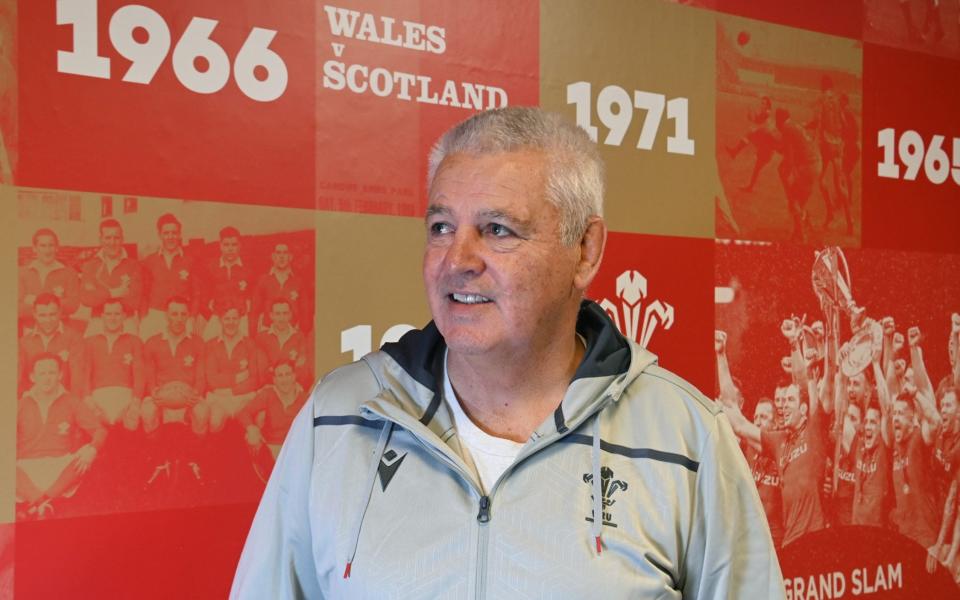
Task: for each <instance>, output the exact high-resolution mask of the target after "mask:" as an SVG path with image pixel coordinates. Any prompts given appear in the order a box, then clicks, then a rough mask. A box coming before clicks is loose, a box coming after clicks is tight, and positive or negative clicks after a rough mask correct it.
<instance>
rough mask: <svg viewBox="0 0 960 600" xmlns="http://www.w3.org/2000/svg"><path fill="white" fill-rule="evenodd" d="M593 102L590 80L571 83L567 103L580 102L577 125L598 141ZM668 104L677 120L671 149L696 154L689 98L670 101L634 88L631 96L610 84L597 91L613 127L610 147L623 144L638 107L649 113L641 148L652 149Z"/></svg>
mask: <svg viewBox="0 0 960 600" xmlns="http://www.w3.org/2000/svg"><path fill="white" fill-rule="evenodd" d="M592 101H593V96H592V95H591V86H590V82H589V81H578V82H576V83H571V84H569V85H568V86H567V104H574V105H576V109H577V125H579V126H580V127H582V128H583V129H585V130H586V132H587V133H588V134H590V139H592V140H593V141H594V142H596V141H597V128H596V126H594V125H593V124H591V122H590V120H591V118H592V116H593V115H592V110H591V105H592ZM664 107H666V110H667V119H669V120H671V121H673V122H674V126H673V132H674V135H671V136H669V137H667V152H669V153H671V154H686V155H689V156H693V155H694V151H695V144H694V140H692V139H690V134H689V124H690V119H689V100H688V99H687V98H683V97H680V98H671V99H669V100H667V98H666V96H664V95H663V94H656V93H653V92H644V91H641V90H634V92H633V98H632V99H631V97H630V93H629V92H627V90H625V89H623V88H622V87H620V86H616V85H608V86H607V87H605V88H603V89H602V90H600V93H599V94H597V116H598V117H599V118H600V122H601V123H603V125H604V126H605V127H606V128H607V129H608V130H609V131H608V132H607V136H606V137H605V138H604V140H603V143H604V144H607V145H608V146H619V145H620V144H621V143H622V142H623V138H624V136H625V135H626V134H627V129H628V128H629V127H630V123H631V122H632V121H633V114H634V110H633V109H634V108H638V109H641V110H643V111H645V116H644V119H643V125H642V126H641V128H640V138H639V139H638V140H637V148H639V149H640V150H652V149H653V143H654V141H655V140H656V138H657V131H658V130H659V129H660V122H661V121H662V119H663V110H664Z"/></svg>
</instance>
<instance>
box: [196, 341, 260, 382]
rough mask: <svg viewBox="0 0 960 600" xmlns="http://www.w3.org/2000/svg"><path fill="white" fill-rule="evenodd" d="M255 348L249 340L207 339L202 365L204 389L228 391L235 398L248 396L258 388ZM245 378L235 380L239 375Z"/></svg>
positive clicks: (258, 373)
mask: <svg viewBox="0 0 960 600" xmlns="http://www.w3.org/2000/svg"><path fill="white" fill-rule="evenodd" d="M257 356H258V352H257V346H256V344H255V343H254V342H253V340H251V339H250V338H249V337H246V336H242V335H239V334H238V335H237V336H236V338H235V339H233V340H230V339H227V338H225V337H224V336H222V335H221V336H219V337H215V338H213V339H212V340H208V341H207V342H206V344H205V345H204V355H203V363H204V369H205V371H206V383H207V388H208V389H210V390H212V391H216V390H224V389H226V390H230V392H232V393H233V394H235V395H239V394H247V393H249V392H252V391H254V390H256V389H257V388H258V387H259V376H260V369H259V368H258V366H257V365H258V362H257V361H258V358H257ZM241 373H246V378H243V379H242V380H241V381H238V376H239V375H240V374H241Z"/></svg>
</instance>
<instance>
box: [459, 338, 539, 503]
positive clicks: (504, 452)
mask: <svg viewBox="0 0 960 600" xmlns="http://www.w3.org/2000/svg"><path fill="white" fill-rule="evenodd" d="M447 373H448V371H447V357H446V354H444V357H443V397H444V398H445V399H446V401H447V406H449V407H450V412H452V413H453V422H454V426H455V427H456V428H457V435H458V436H459V437H460V444H461V445H462V446H463V451H464V452H465V453H466V454H468V455H469V456H464V457H463V459H464V460H465V461H466V462H467V463H468V464H469V463H470V461H471V460H472V461H473V464H474V466H475V467H476V469H477V474H478V475H480V484H481V485H482V486H483V491H484V493H489V492H490V490H491V488H493V484H494V483H496V482H497V479H499V478H500V476H501V475H503V472H504V471H506V470H507V468H509V467H510V465H512V464H513V461H514V459H516V458H517V454H519V453H520V450H521V449H522V448H523V446H524V444H521V443H519V442H515V441H513V440H507V439H504V438H499V437H496V436H493V435H490V434H489V433H487V432H485V431H483V430H482V429H480V428H479V427H477V425H476V423H474V422H473V421H471V420H470V417H468V416H467V413H465V412H464V411H463V407H462V406H460V400H459V399H458V398H457V394H456V392H454V391H453V385H452V384H451V383H450V376H449V375H448V374H447Z"/></svg>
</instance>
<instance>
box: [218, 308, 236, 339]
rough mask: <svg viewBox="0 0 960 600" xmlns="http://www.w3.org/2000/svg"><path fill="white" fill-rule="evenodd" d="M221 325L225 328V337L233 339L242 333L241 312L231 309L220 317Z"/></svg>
mask: <svg viewBox="0 0 960 600" xmlns="http://www.w3.org/2000/svg"><path fill="white" fill-rule="evenodd" d="M220 324H221V325H222V326H223V335H225V336H227V337H231V338H232V337H233V336H235V335H237V332H239V331H240V311H239V310H237V309H235V308H231V309H229V310H227V311H225V312H224V313H223V314H222V315H220Z"/></svg>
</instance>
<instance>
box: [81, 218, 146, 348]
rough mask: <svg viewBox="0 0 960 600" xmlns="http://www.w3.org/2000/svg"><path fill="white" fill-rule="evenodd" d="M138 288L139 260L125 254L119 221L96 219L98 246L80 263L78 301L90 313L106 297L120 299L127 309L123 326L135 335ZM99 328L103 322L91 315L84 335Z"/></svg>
mask: <svg viewBox="0 0 960 600" xmlns="http://www.w3.org/2000/svg"><path fill="white" fill-rule="evenodd" d="M142 292H143V278H142V276H141V274H140V264H139V263H137V261H135V260H133V259H132V258H130V257H129V256H127V251H126V249H125V248H124V247H123V228H122V227H121V226H120V222H119V221H117V220H116V219H104V220H103V221H102V222H101V223H100V249H99V250H98V251H97V253H96V254H95V255H94V256H93V258H91V259H90V260H88V261H87V262H85V263H84V264H83V268H82V269H81V272H80V301H81V302H82V303H83V305H84V307H86V310H87V311H88V314H91V313H92V312H93V311H94V310H95V309H97V310H99V308H100V306H101V305H102V304H103V303H104V302H105V301H106V300H108V299H110V298H116V299H118V300H120V301H121V302H123V306H124V308H125V309H126V313H127V317H126V319H125V320H124V322H123V330H124V331H125V332H127V333H132V334H134V335H136V334H137V332H138V331H139V326H140V322H139V319H138V318H137V311H138V310H140V298H141V294H142ZM101 331H103V324H102V323H101V321H100V319H99V318H98V317H93V318H91V319H90V322H89V324H88V326H87V331H86V334H85V335H86V336H90V335H94V334H96V333H100V332H101Z"/></svg>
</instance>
